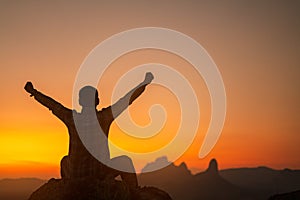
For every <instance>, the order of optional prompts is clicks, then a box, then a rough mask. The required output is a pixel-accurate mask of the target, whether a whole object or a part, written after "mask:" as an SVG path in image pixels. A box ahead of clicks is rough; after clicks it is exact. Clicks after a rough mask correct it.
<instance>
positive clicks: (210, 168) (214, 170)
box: [206, 159, 219, 174]
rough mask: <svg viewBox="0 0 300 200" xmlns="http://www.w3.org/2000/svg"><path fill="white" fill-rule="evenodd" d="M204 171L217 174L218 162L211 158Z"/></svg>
mask: <svg viewBox="0 0 300 200" xmlns="http://www.w3.org/2000/svg"><path fill="white" fill-rule="evenodd" d="M206 171H207V172H208V173H210V174H219V169H218V163H217V160H216V159H211V161H210V162H209V166H208V168H207V170H206Z"/></svg>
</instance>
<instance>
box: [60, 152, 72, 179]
mask: <svg viewBox="0 0 300 200" xmlns="http://www.w3.org/2000/svg"><path fill="white" fill-rule="evenodd" d="M60 175H61V177H62V178H69V175H70V166H69V157H68V156H64V157H63V158H62V159H61V161H60Z"/></svg>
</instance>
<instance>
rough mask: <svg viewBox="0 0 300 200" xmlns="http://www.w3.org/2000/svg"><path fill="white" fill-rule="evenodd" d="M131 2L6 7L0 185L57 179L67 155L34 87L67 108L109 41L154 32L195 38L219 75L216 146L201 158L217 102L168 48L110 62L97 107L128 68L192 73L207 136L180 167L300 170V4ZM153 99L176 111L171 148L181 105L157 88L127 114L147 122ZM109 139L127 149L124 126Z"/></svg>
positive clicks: (61, 131) (59, 128) (62, 132)
mask: <svg viewBox="0 0 300 200" xmlns="http://www.w3.org/2000/svg"><path fill="white" fill-rule="evenodd" d="M129 2H130V3H125V2H123V1H110V2H104V1H97V2H95V1H90V2H86V1H76V2H72V3H66V2H50V1H49V2H37V1H27V2H17V1H5V2H4V1H2V2H1V3H0V5H1V6H0V26H1V27H2V28H1V35H0V41H1V46H0V52H1V53H0V62H1V68H0V70H1V71H0V76H1V80H2V81H1V83H2V84H1V85H0V91H1V94H2V96H1V99H0V110H1V112H0V157H1V160H0V178H4V177H33V176H34V177H42V178H49V177H57V176H58V174H59V162H60V159H61V158H62V157H63V156H64V155H66V154H67V150H68V134H67V130H66V128H65V127H64V125H63V124H62V123H61V122H60V121H59V120H57V119H56V118H55V117H54V116H53V115H52V114H51V113H50V112H49V111H48V110H47V109H45V108H43V107H42V106H41V105H39V104H38V103H37V102H35V101H34V100H33V99H32V98H29V96H28V94H27V93H26V92H25V91H24V90H23V87H24V85H25V83H26V81H28V80H30V81H32V82H33V84H34V85H35V87H36V88H37V89H39V90H41V91H42V92H44V93H45V94H47V95H50V96H51V97H53V98H55V99H56V100H58V101H59V102H61V103H63V104H64V105H65V106H67V107H69V108H71V107H72V103H71V101H72V90H73V83H74V80H75V78H76V73H77V70H78V69H79V67H80V65H81V63H82V62H83V60H84V58H85V57H86V56H87V54H88V53H89V52H90V51H91V50H92V49H93V48H94V47H95V46H96V45H97V44H99V43H100V42H101V41H103V40H104V39H106V38H108V37H110V36H111V35H113V34H116V33H119V32H122V31H125V30H128V29H131V28H137V27H149V26H152V27H165V28H170V29H174V30H177V31H180V32H182V33H185V34H186V35H189V36H190V37H192V38H193V39H195V40H196V41H197V42H199V43H200V44H201V45H202V46H203V47H204V48H205V49H206V50H207V51H208V53H209V54H210V55H211V57H212V58H213V60H214V61H215V62H216V64H217V66H218V67H219V70H220V72H221V74H222V76H223V80H224V84H225V88H226V93H227V117H226V122H225V126H224V129H223V132H222V135H221V138H220V139H219V141H218V143H217V144H216V146H215V147H214V149H213V150H212V151H211V153H210V154H209V155H208V156H207V157H206V158H204V159H199V158H198V151H199V148H200V146H201V144H202V141H203V138H204V136H205V131H206V129H207V124H208V121H209V117H210V109H209V107H210V102H209V94H208V92H207V89H206V86H205V84H204V82H203V80H202V79H201V77H197V76H194V73H193V70H192V69H191V66H190V65H189V63H187V62H186V61H185V60H183V59H182V58H180V57H178V56H175V55H173V54H171V53H168V52H163V51H158V50H142V51H137V52H131V53H129V54H127V55H124V56H122V57H120V58H119V59H117V60H116V61H115V62H114V63H112V65H111V66H110V68H109V70H108V71H107V72H106V76H105V77H106V78H105V77H104V79H103V80H101V82H100V84H99V87H98V90H99V91H100V98H101V101H102V103H101V105H100V107H98V109H99V108H101V107H105V106H108V105H109V104H110V97H111V91H112V89H113V85H114V83H115V82H116V81H117V80H118V78H120V77H121V76H122V74H123V73H125V72H126V70H128V69H131V68H133V67H134V66H136V65H139V64H143V63H147V62H149V63H151V62H158V63H159V62H161V63H164V64H166V65H169V66H171V67H174V68H175V69H177V70H179V71H180V72H181V73H183V74H185V75H186V76H187V77H189V78H190V80H191V84H192V85H193V86H194V87H195V90H197V96H198V98H199V99H200V108H201V121H200V128H199V133H198V135H197V137H196V139H195V141H194V142H193V144H192V146H191V147H190V148H189V149H188V150H187V152H186V153H185V154H184V155H183V156H182V157H181V158H180V159H179V160H178V161H177V163H180V162H183V161H184V162H186V163H187V165H188V166H189V168H198V169H205V168H206V165H207V163H208V161H209V160H210V159H211V158H216V159H217V160H218V161H219V164H220V168H221V169H224V168H231V167H242V166H249V167H251V166H261V165H265V166H269V167H272V168H277V169H278V168H298V169H299V168H300V157H299V152H300V146H299V141H300V135H299V130H300V124H299V119H300V105H299V103H300V93H299V91H300V79H299V75H300V68H299V66H300V59H299V52H300V38H299V35H300V20H299V19H300V12H299V8H300V3H299V2H297V1H290V2H288V3H287V2H283V1H272V3H269V2H259V1H251V2H250V1H249V2H240V1H228V2H218V1H209V2H204V1H185V2H182V1H179V0H178V1H168V0H167V1H160V2H158V1H157V3H154V2H148V1H144V0H142V1H129ZM142 78H143V77H141V79H140V80H142ZM137 83H138V82H137ZM153 103H161V104H163V105H164V106H166V110H167V112H168V113H170V114H169V115H168V116H169V118H168V120H167V123H166V127H165V128H164V130H163V132H161V134H163V135H164V136H163V137H162V138H164V139H163V140H162V139H161V138H160V140H159V141H161V142H162V143H161V144H160V143H159V144H157V145H163V144H164V142H166V141H168V140H169V139H170V138H172V133H173V131H174V130H176V128H177V125H176V124H178V120H179V119H178V114H179V113H180V111H179V109H178V108H177V107H176V106H178V105H177V101H176V99H175V97H174V96H173V95H172V94H171V93H170V92H169V91H168V90H166V89H165V88H162V87H159V86H157V85H151V86H150V87H149V88H148V89H147V90H146V91H145V94H143V96H141V99H139V100H137V102H136V103H135V105H132V107H131V108H130V112H131V113H132V118H133V119H134V120H136V122H137V123H138V124H140V125H145V124H147V123H148V122H149V116H148V115H147V111H148V109H149V106H151V105H152V104H153ZM173 107H175V109H173ZM111 133H113V134H112V136H111V138H110V139H111V140H113V141H116V142H118V141H119V140H120V138H121V139H124V140H122V141H125V142H123V143H122V142H121V143H120V145H123V146H124V147H125V148H131V146H132V145H130V144H129V143H128V142H126V138H125V136H124V135H123V133H122V131H120V129H118V127H117V126H116V125H113V126H112V128H111ZM157 139H158V138H157ZM137 167H138V168H141V167H142V166H137Z"/></svg>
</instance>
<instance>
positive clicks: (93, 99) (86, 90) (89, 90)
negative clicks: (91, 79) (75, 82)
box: [79, 86, 100, 107]
mask: <svg viewBox="0 0 300 200" xmlns="http://www.w3.org/2000/svg"><path fill="white" fill-rule="evenodd" d="M99 101H100V100H99V97H98V91H97V89H96V88H94V87H92V86H84V87H83V88H81V89H80V91H79V105H81V106H82V107H96V106H97V105H98V104H99Z"/></svg>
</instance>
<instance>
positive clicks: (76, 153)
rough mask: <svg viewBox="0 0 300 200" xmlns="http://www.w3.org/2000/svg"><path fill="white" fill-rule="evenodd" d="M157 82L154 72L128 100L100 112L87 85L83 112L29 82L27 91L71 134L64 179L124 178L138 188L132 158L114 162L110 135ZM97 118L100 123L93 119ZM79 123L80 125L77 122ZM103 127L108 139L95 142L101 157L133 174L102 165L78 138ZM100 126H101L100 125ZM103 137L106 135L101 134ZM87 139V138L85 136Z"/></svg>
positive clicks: (95, 93)
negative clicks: (114, 125) (122, 116)
mask: <svg viewBox="0 0 300 200" xmlns="http://www.w3.org/2000/svg"><path fill="white" fill-rule="evenodd" d="M152 80H153V74H152V73H151V72H148V73H146V75H145V79H144V81H143V82H141V83H140V84H139V85H138V86H136V87H135V88H134V89H132V90H131V91H130V92H128V93H127V94H126V95H125V96H124V97H122V98H121V99H119V100H118V101H117V102H116V103H115V104H113V105H111V106H109V107H107V108H103V109H102V110H97V109H96V107H97V105H98V104H99V103H100V100H99V97H98V91H97V89H96V88H94V87H92V86H85V87H83V88H82V89H81V90H80V91H79V104H80V105H81V106H82V110H81V112H80V113H77V112H76V111H75V110H71V109H69V108H66V107H64V106H63V105H62V104H60V103H58V102H57V101H55V100H54V99H52V98H50V97H48V96H46V95H44V94H43V93H41V92H39V91H38V90H36V89H35V88H34V87H33V85H32V83H31V82H27V83H26V85H25V87H24V89H25V90H26V91H27V92H28V93H30V96H33V97H34V98H35V100H37V101H38V102H39V103H41V104H42V105H44V106H45V107H47V108H49V110H51V111H52V113H53V114H54V115H55V116H56V117H58V118H59V119H60V120H61V121H62V122H63V123H64V124H65V125H66V126H67V128H68V132H69V153H68V156H65V157H63V159H62V160H61V177H62V178H68V179H71V178H80V177H97V178H101V179H104V178H107V176H112V177H116V176H118V175H120V176H121V178H122V180H123V181H124V182H125V183H126V184H127V185H128V187H129V188H130V189H135V188H137V186H138V183H137V177H136V174H135V170H134V166H133V163H132V161H131V159H130V158H129V157H127V156H119V157H115V158H112V159H110V155H109V149H108V134H109V128H110V125H111V123H112V122H113V121H114V119H115V118H116V117H118V116H119V115H120V114H121V113H122V112H123V111H124V110H125V109H126V108H127V107H128V106H129V105H130V104H132V102H133V101H134V100H135V99H136V98H137V97H139V96H140V95H141V94H142V93H143V91H144V90H145V87H146V86H147V85H148V84H150V83H151V81H152ZM93 118H96V121H95V120H93ZM75 120H77V121H79V122H80V123H76V122H75ZM95 124H97V127H101V129H102V133H104V136H105V138H100V141H93V140H94V139H93V138H92V140H90V141H92V142H94V145H97V146H100V149H99V148H98V149H99V151H101V152H100V156H101V157H102V159H103V160H105V161H106V162H110V163H112V165H115V164H117V165H125V166H126V168H127V169H129V171H130V172H131V173H130V172H123V171H118V170H116V169H113V168H110V167H108V166H106V165H104V164H102V163H101V162H99V161H98V160H97V159H96V158H95V157H94V156H93V155H92V154H91V153H90V152H89V151H88V150H87V149H86V147H85V146H84V145H83V143H82V140H81V138H80V137H79V135H78V129H79V130H81V131H83V133H84V135H85V136H87V137H89V135H93V132H95V130H96V131H99V130H98V129H97V128H94V127H95ZM99 125H100V126H99ZM98 135H100V136H101V135H103V134H98ZM85 136H84V137H85Z"/></svg>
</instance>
